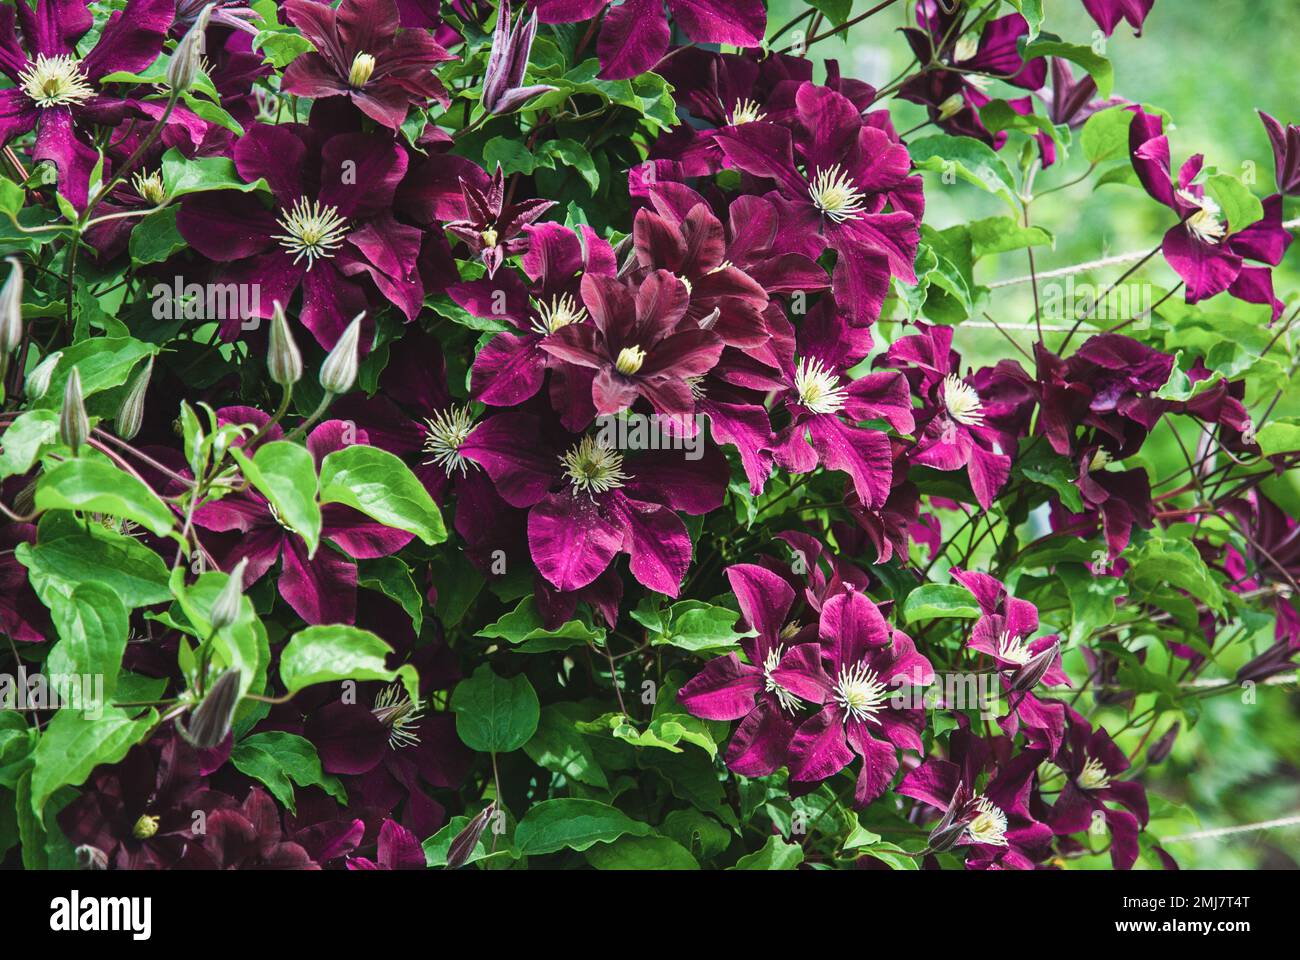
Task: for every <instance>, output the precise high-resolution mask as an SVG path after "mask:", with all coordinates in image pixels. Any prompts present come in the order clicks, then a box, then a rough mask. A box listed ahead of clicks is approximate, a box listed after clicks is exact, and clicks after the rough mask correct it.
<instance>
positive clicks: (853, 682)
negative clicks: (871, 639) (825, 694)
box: [835, 661, 889, 723]
mask: <svg viewBox="0 0 1300 960" xmlns="http://www.w3.org/2000/svg"><path fill="white" fill-rule="evenodd" d="M888 700H889V688H888V687H886V686H885V685H884V684H883V683H881V682H880V678H879V677H878V676H877V675H876V672H875V671H874V670H872V669H871V668H870V667H869V666H867V664H866V662H865V661H864V662H862V663H859V664H857V665H855V666H852V667H841V668H840V675H839V676H838V677H837V678H836V680H835V702H836V703H838V704H839V705H840V706H841V707H843V708H844V710H845V712H846V713H848V715H849V716H850V717H852V718H853V719H855V720H871V721H874V722H876V723H879V722H880V721H879V720H876V714H878V713H879V712H880V711H881V710H883V709H884V707H885V703H886V702H887V701H888Z"/></svg>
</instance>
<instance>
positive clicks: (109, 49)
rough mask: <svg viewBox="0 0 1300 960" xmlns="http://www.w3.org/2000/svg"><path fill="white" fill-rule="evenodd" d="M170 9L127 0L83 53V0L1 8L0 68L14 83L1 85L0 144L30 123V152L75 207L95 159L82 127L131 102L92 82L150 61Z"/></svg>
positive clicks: (111, 121) (87, 15) (112, 119)
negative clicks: (51, 171) (46, 165)
mask: <svg viewBox="0 0 1300 960" xmlns="http://www.w3.org/2000/svg"><path fill="white" fill-rule="evenodd" d="M15 13H16V14H17V26H18V27H19V28H20V29H21V31H22V41H21V42H20V41H19V39H18V34H17V32H16V31H15ZM174 14H175V4H174V0H129V2H128V3H127V5H126V7H125V8H124V9H122V10H118V11H115V12H114V13H113V14H112V15H111V16H110V17H109V18H108V22H107V23H106V24H105V25H104V29H103V31H102V32H101V33H100V36H99V41H98V42H97V43H96V44H95V46H94V48H93V49H92V50H90V51H89V52H88V53H86V54H85V55H84V56H82V55H80V54H79V53H78V51H77V41H78V40H80V39H81V38H82V36H84V35H85V34H86V32H87V31H89V30H90V28H91V26H92V25H93V22H94V18H93V16H92V14H91V11H90V9H89V7H88V5H87V3H86V2H85V0H64V2H60V0H37V2H36V3H35V5H34V6H32V5H29V4H28V3H26V2H24V3H17V4H13V5H9V4H6V5H5V6H3V7H0V72H3V73H4V75H5V76H7V77H8V78H9V79H10V80H11V81H12V82H13V87H12V88H10V89H7V90H0V143H8V142H9V141H11V140H13V139H14V138H15V137H18V136H20V135H22V134H24V133H27V132H28V131H29V130H31V129H33V128H35V130H36V145H35V147H34V148H33V150H32V158H33V159H34V160H35V161H36V162H37V163H41V162H43V161H49V162H50V163H52V164H54V166H55V167H56V168H57V170H58V174H59V186H58V189H59V193H60V194H61V195H62V196H63V197H65V198H66V199H67V200H68V202H69V203H71V204H72V205H73V206H74V207H76V208H77V209H78V210H81V209H83V208H84V207H85V205H86V201H87V196H88V193H89V189H90V175H91V172H92V170H93V169H94V167H95V164H96V163H97V162H98V158H99V153H98V151H97V150H96V149H95V147H94V146H93V145H92V143H93V138H92V136H91V132H90V131H89V129H88V128H89V127H92V126H95V125H106V126H110V127H111V126H115V125H117V124H119V123H121V122H122V120H123V119H124V118H125V117H126V116H127V115H128V114H129V113H130V112H132V111H133V110H134V109H135V106H136V105H135V104H134V103H133V102H131V101H126V100H121V99H116V98H114V97H110V96H106V95H104V94H102V93H100V92H99V91H98V87H99V85H100V83H101V81H102V80H103V78H104V77H106V76H108V75H109V74H111V73H117V72H127V73H139V72H141V71H143V70H144V69H145V68H146V67H148V66H149V65H150V64H151V63H153V62H154V60H156V59H157V58H158V55H159V54H160V53H162V48H163V41H164V40H165V39H166V38H167V31H168V29H169V28H170V27H171V24H172V18H173V16H174Z"/></svg>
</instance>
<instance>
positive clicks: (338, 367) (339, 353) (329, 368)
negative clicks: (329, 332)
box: [320, 310, 366, 394]
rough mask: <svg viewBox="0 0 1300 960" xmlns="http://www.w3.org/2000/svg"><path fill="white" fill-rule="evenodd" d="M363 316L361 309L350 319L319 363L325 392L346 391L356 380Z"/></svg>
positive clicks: (364, 314) (359, 359) (363, 312)
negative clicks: (346, 326)
mask: <svg viewBox="0 0 1300 960" xmlns="http://www.w3.org/2000/svg"><path fill="white" fill-rule="evenodd" d="M365 316H366V313H365V311H364V310H363V311H362V312H361V313H358V314H357V315H356V316H355V317H354V318H353V319H352V322H351V323H349V324H348V328H347V329H346V330H344V331H343V336H341V337H339V342H338V343H336V344H334V349H333V350H331V351H330V352H329V355H328V356H327V357H326V358H325V362H324V363H322V364H321V365H320V385H321V386H322V387H324V388H325V392H326V393H334V394H339V393H347V392H348V391H349V390H351V389H352V385H353V384H354V383H356V382H357V366H358V365H359V364H360V362H361V357H360V355H359V352H358V350H357V347H358V345H359V343H360V340H361V321H362V320H363V319H364V318H365Z"/></svg>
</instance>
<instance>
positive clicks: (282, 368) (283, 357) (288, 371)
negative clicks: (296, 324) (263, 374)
mask: <svg viewBox="0 0 1300 960" xmlns="http://www.w3.org/2000/svg"><path fill="white" fill-rule="evenodd" d="M266 368H267V370H268V371H269V372H270V374H271V381H272V382H273V383H278V384H279V385H280V386H282V387H291V386H293V385H294V384H295V383H297V382H298V381H299V380H301V379H302V353H300V352H299V350H298V344H296V343H294V340H293V331H291V330H290V329H289V321H288V319H286V318H285V315H284V308H283V307H281V306H280V302H279V301H278V300H277V301H276V302H275V308H274V309H273V310H272V311H271V336H270V344H269V353H268V354H267V356H266Z"/></svg>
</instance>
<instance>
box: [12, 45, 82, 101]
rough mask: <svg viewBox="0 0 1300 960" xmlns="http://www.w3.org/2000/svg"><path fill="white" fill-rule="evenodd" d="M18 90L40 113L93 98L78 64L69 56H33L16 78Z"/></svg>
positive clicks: (78, 61) (74, 58)
mask: <svg viewBox="0 0 1300 960" xmlns="http://www.w3.org/2000/svg"><path fill="white" fill-rule="evenodd" d="M18 86H19V87H21V88H22V91H23V93H25V94H27V96H28V97H30V98H31V100H32V102H33V103H35V104H36V106H38V107H40V108H41V109H45V108H47V107H66V106H71V105H73V104H77V103H84V102H85V101H86V100H89V99H90V98H91V97H93V96H94V95H95V88H94V87H93V86H92V85H91V82H90V78H89V77H87V76H86V74H85V72H84V71H83V70H82V68H81V61H80V60H78V59H77V58H76V57H74V56H71V55H70V54H61V55H59V56H57V57H47V56H45V55H44V54H37V55H36V59H35V60H34V61H29V62H28V64H27V66H26V67H25V68H24V69H23V70H22V71H21V72H20V73H19V74H18Z"/></svg>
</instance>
